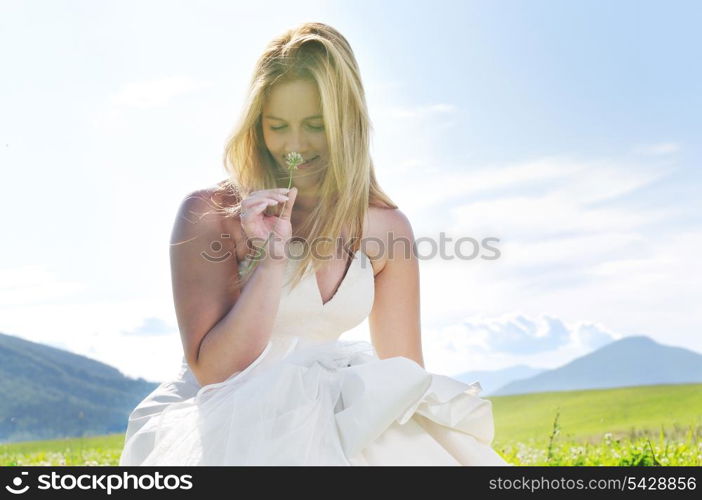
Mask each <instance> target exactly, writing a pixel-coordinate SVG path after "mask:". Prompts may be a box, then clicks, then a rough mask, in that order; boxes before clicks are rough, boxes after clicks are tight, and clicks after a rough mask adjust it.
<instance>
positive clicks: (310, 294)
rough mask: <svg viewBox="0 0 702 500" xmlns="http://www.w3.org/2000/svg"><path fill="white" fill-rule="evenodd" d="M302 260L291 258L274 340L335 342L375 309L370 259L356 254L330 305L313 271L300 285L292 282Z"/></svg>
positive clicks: (361, 254) (286, 273)
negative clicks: (292, 337)
mask: <svg viewBox="0 0 702 500" xmlns="http://www.w3.org/2000/svg"><path fill="white" fill-rule="evenodd" d="M298 264H299V261H298V260H296V259H292V258H290V259H288V263H287V268H286V271H285V283H286V284H285V285H284V286H283V290H282V293H281V298H280V303H279V306H278V314H277V315H276V318H275V321H274V325H273V333H272V337H285V336H299V337H304V338H306V339H309V340H322V341H326V340H334V339H337V338H339V336H341V334H342V333H344V332H345V331H347V330H350V329H351V328H354V327H355V326H357V325H359V324H360V323H361V322H363V320H364V319H366V318H367V317H368V315H369V314H370V311H371V308H372V306H373V299H374V291H375V280H374V274H373V266H372V265H371V260H370V258H369V257H368V256H367V255H366V254H365V253H364V252H362V251H361V250H358V251H356V253H355V254H354V255H353V257H352V259H351V263H350V265H349V268H348V269H347V271H346V274H345V275H344V278H343V279H342V281H341V283H340V284H339V286H338V287H337V290H336V292H335V293H334V295H333V296H332V298H331V299H329V300H328V301H327V302H326V303H323V300H322V295H321V293H320V291H319V286H318V285H317V278H316V276H315V274H314V273H313V272H312V271H311V270H309V269H308V270H307V273H306V274H305V276H304V277H303V278H302V281H300V283H299V284H298V285H297V286H296V287H294V288H293V287H291V284H290V283H288V281H289V280H290V279H291V277H292V274H293V272H294V271H295V269H296V266H297V265H298Z"/></svg>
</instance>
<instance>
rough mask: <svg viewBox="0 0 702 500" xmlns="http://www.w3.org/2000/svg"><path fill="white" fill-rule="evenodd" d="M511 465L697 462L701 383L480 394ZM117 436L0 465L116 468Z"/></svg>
mask: <svg viewBox="0 0 702 500" xmlns="http://www.w3.org/2000/svg"><path fill="white" fill-rule="evenodd" d="M486 399H489V400H490V401H492V404H493V415H494V417H495V429H496V434H495V440H494V441H493V447H494V448H495V450H497V451H498V452H499V453H500V455H502V456H503V457H504V458H505V460H507V461H508V462H510V463H512V464H515V465H636V466H648V465H662V466H666V465H687V466H700V465H702V384H684V385H658V386H646V387H630V388H629V387H627V388H617V389H602V390H588V391H574V392H548V393H540V394H526V395H519V396H499V397H498V396H494V397H486ZM123 446H124V435H123V434H112V435H108V436H99V437H87V438H73V439H60V440H53V441H29V442H22V443H12V444H7V445H0V465H2V466H13V465H14V466H23V465H118V464H119V457H120V454H121V451H122V447H123Z"/></svg>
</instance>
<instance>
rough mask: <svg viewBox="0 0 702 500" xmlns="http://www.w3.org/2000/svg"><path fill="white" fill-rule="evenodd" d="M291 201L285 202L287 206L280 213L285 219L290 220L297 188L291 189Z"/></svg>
mask: <svg viewBox="0 0 702 500" xmlns="http://www.w3.org/2000/svg"><path fill="white" fill-rule="evenodd" d="M289 197H290V201H288V203H286V204H285V207H284V209H283V213H282V214H280V218H281V219H285V220H290V216H291V215H292V207H293V205H294V204H295V198H297V188H296V187H294V188H292V189H291V190H290V193H289Z"/></svg>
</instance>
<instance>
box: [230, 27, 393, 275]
mask: <svg viewBox="0 0 702 500" xmlns="http://www.w3.org/2000/svg"><path fill="white" fill-rule="evenodd" d="M296 79H307V80H310V81H313V82H315V83H316V85H317V89H318V91H319V95H320V98H321V105H322V114H323V120H324V128H325V130H326V137H327V141H328V150H329V162H328V165H327V167H326V168H325V170H324V172H323V173H322V176H321V180H320V186H319V194H320V203H319V204H318V205H317V206H316V207H315V208H314V209H313V210H312V212H311V213H310V216H309V217H308V218H307V220H306V221H305V223H304V224H303V226H302V228H301V230H300V233H301V234H303V235H305V237H306V238H307V239H308V241H311V242H315V250H316V251H318V252H319V253H320V254H321V255H322V256H325V257H326V256H331V255H332V251H333V249H334V243H333V242H334V241H336V240H337V238H339V237H340V235H341V234H342V230H343V229H347V236H348V242H349V247H350V249H351V251H352V253H355V252H356V251H358V249H359V248H360V245H361V238H362V236H363V221H364V220H365V217H366V215H367V211H368V206H369V205H377V206H384V207H389V208H397V205H395V204H394V203H393V202H392V200H390V198H389V197H388V196H387V195H386V194H385V193H384V192H383V191H382V189H381V188H380V187H379V185H378V182H377V180H376V176H375V169H374V165H373V160H372V159H371V157H370V134H371V131H372V125H371V123H370V119H369V117H368V109H367V106H366V100H365V92H364V89H363V85H362V83H361V76H360V71H359V68H358V64H357V62H356V58H355V56H354V54H353V51H352V49H351V46H350V45H349V43H348V41H347V40H346V38H344V37H343V36H342V35H341V34H340V33H339V32H338V31H337V30H335V29H334V28H332V27H331V26H328V25H326V24H323V23H303V24H301V25H299V26H297V27H295V28H292V29H288V30H287V31H285V32H284V33H282V34H281V35H280V36H278V37H276V38H274V39H273V40H272V41H271V42H270V43H269V44H268V45H267V46H266V48H265V50H264V52H263V54H262V55H261V56H260V57H259V59H258V61H257V63H256V66H255V68H254V72H253V75H252V77H251V81H250V85H249V92H248V95H247V98H246V100H245V103H244V106H243V108H242V112H241V114H240V117H239V120H238V122H237V123H236V125H235V126H234V129H233V132H232V133H231V135H230V136H229V138H228V140H227V143H226V147H225V151H224V167H225V170H226V171H227V173H228V179H227V180H225V181H222V182H220V183H219V184H218V191H222V192H226V193H228V195H229V199H230V201H231V202H232V203H233V204H232V205H230V206H220V208H222V209H223V211H224V212H225V213H226V214H227V215H228V216H238V215H239V212H240V208H241V207H240V203H241V200H242V199H243V198H245V197H246V196H248V194H249V193H251V192H253V191H257V190H261V189H272V188H279V187H285V188H287V187H288V176H287V173H285V172H284V174H285V175H282V176H281V173H280V169H279V168H276V167H275V160H274V159H273V158H272V157H271V155H270V152H269V151H268V149H267V148H266V146H265V143H264V140H263V129H262V124H261V115H262V111H263V104H264V102H265V99H266V98H267V96H268V95H269V93H270V91H271V88H272V87H273V86H274V85H275V84H276V83H282V82H288V81H291V80H296ZM268 209H270V211H271V212H273V213H275V214H276V215H277V212H278V211H280V206H273V207H268ZM271 215H272V214H271ZM321 266H322V264H321V263H320V262H319V261H317V259H316V258H315V257H314V256H313V255H312V254H311V253H309V252H306V253H305V255H304V257H301V262H300V265H299V266H298V268H297V269H296V272H295V273H294V274H293V280H292V282H293V286H297V284H298V283H299V282H300V280H301V279H302V278H303V277H304V274H305V272H306V270H307V269H308V267H312V269H313V271H314V272H316V271H317V270H318V269H319V268H320V267H321ZM238 277H239V276H238V273H237V278H238ZM242 282H243V281H242V280H237V281H236V282H235V284H234V286H235V287H238V286H240V285H241V284H242Z"/></svg>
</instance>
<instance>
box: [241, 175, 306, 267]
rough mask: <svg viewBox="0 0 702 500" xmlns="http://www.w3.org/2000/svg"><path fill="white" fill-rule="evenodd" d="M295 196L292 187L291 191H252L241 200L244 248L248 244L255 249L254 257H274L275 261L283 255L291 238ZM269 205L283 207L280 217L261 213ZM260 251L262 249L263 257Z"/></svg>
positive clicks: (285, 189)
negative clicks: (245, 242) (291, 220)
mask: <svg viewBox="0 0 702 500" xmlns="http://www.w3.org/2000/svg"><path fill="white" fill-rule="evenodd" d="M286 193H287V196H286ZM296 197H297V188H295V187H294V188H292V189H290V190H288V189H287V188H277V189H262V190H260V191H254V192H252V193H251V194H250V195H249V196H248V197H246V198H244V199H243V200H242V201H241V213H242V214H243V215H241V216H240V219H241V227H242V229H243V231H244V234H245V235H246V239H247V245H248V242H249V241H250V242H251V244H250V247H253V248H255V249H256V250H257V252H256V255H261V256H262V255H273V256H274V257H275V258H281V257H283V256H285V246H286V245H287V243H288V241H289V240H290V238H291V237H292V225H291V223H290V215H291V213H292V207H293V204H294V203H295V198H296ZM271 205H273V206H277V205H283V207H284V209H283V212H282V213H281V214H280V216H275V215H266V214H265V213H264V212H265V210H266V208H268V207H269V206H271ZM269 240H270V241H269ZM264 246H265V248H264ZM260 249H263V253H262V254H261V253H260V252H259V250H260Z"/></svg>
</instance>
